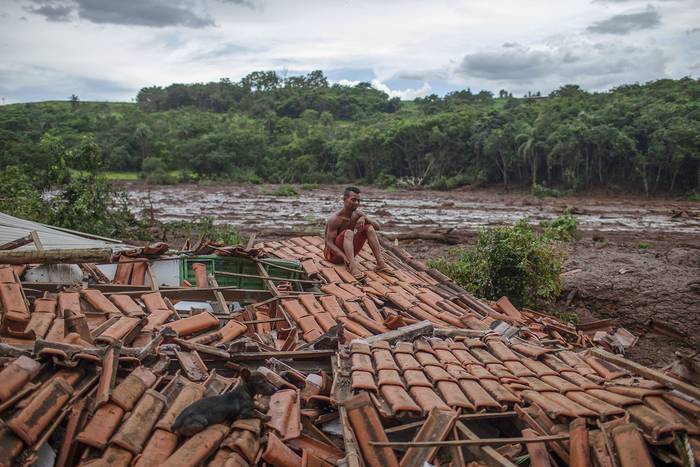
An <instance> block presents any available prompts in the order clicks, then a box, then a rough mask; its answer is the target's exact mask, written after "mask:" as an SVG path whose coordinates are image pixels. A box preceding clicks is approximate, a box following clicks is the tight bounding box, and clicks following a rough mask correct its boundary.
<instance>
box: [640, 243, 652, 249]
mask: <svg viewBox="0 0 700 467" xmlns="http://www.w3.org/2000/svg"><path fill="white" fill-rule="evenodd" d="M652 246H654V245H652V244H651V243H646V242H639V243H638V244H637V248H639V249H640V250H648V249H649V248H651V247H652Z"/></svg>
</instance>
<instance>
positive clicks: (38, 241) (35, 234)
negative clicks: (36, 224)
mask: <svg viewBox="0 0 700 467" xmlns="http://www.w3.org/2000/svg"><path fill="white" fill-rule="evenodd" d="M29 235H30V236H31V237H32V241H33V242H34V246H35V247H36V249H37V250H38V251H43V250H44V244H43V243H41V239H40V238H39V232H37V231H36V230H32V231H31V232H29Z"/></svg>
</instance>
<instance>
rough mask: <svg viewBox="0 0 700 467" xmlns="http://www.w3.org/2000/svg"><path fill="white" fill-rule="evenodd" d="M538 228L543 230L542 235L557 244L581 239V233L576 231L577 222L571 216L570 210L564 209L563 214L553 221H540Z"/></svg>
mask: <svg viewBox="0 0 700 467" xmlns="http://www.w3.org/2000/svg"><path fill="white" fill-rule="evenodd" d="M540 227H542V229H543V232H544V233H543V235H544V236H545V237H546V238H547V239H549V240H554V241H558V242H571V241H573V240H578V239H579V238H581V232H579V230H578V221H577V220H576V218H575V217H574V215H573V214H571V209H570V208H566V209H565V210H564V212H563V213H562V214H561V215H560V216H559V217H557V218H556V219H554V220H553V221H547V220H544V221H541V222H540Z"/></svg>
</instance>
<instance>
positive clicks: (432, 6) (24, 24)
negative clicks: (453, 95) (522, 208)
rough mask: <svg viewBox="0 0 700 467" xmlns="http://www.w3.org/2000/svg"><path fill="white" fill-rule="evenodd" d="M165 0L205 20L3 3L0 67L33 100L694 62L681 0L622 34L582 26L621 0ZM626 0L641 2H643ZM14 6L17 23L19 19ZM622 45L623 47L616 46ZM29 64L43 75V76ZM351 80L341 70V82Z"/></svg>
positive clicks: (691, 8) (510, 78)
mask: <svg viewBox="0 0 700 467" xmlns="http://www.w3.org/2000/svg"><path fill="white" fill-rule="evenodd" d="M79 1H80V2H82V3H85V2H89V3H90V5H97V4H99V3H100V2H104V4H105V5H107V4H110V3H111V2H112V1H113V0H61V4H73V3H76V2H79ZM158 1H160V0H149V3H148V4H155V3H157V2H158ZM82 3H81V4H82ZM57 4H58V3H57ZM176 4H177V5H180V6H182V5H192V10H191V14H193V15H196V16H197V17H198V18H211V20H212V21H211V24H209V22H207V24H208V25H207V26H206V27H201V28H193V27H188V26H187V22H185V21H184V20H183V21H180V23H182V24H180V25H177V24H179V23H178V21H171V23H172V24H175V25H171V26H163V27H160V28H155V27H144V26H129V25H125V24H108V23H99V24H96V23H95V22H92V21H90V20H89V19H85V18H81V17H80V15H79V14H77V13H75V14H72V15H71V16H70V18H69V20H68V21H64V22H57V21H47V20H46V19H45V17H42V16H41V15H37V14H29V13H27V8H28V7H30V6H32V5H34V6H36V5H37V3H36V2H35V1H34V2H31V1H30V0H15V1H13V2H7V3H3V7H2V10H3V13H5V14H4V15H2V16H0V50H2V64H3V66H4V67H5V68H6V69H9V68H11V69H12V70H15V72H13V77H14V79H16V80H18V81H19V82H20V83H22V85H23V86H28V87H31V88H32V89H35V91H36V95H37V96H38V98H41V92H40V89H41V87H42V86H46V89H47V92H46V94H45V96H47V97H48V96H49V95H50V94H51V93H50V92H49V91H51V84H50V82H51V78H52V77H55V76H62V77H63V78H61V82H62V83H66V86H68V87H70V83H69V82H70V80H71V79H74V87H75V88H76V89H75V91H72V92H75V93H76V94H78V95H80V94H81V89H80V87H81V86H85V83H86V81H85V79H86V78H87V79H88V80H89V82H90V83H99V82H104V83H112V84H110V86H112V88H113V89H124V90H125V91H120V92H119V93H116V92H114V91H112V92H110V93H105V98H129V97H133V96H135V95H136V92H137V91H138V89H139V88H141V87H143V86H148V85H153V84H157V85H167V84H170V83H173V82H199V81H209V80H218V79H219V78H221V77H229V78H231V79H234V80H237V79H239V78H241V77H242V76H244V75H246V74H248V73H249V72H251V71H255V70H280V69H283V68H286V69H289V70H298V71H301V72H305V71H310V70H314V69H321V70H340V69H347V70H360V69H362V70H371V71H372V73H373V75H374V78H375V79H376V80H377V81H378V83H379V84H375V87H378V88H381V86H386V83H392V80H395V79H398V80H403V81H404V83H405V82H406V80H410V81H409V82H408V83H407V84H403V83H402V84H401V86H400V87H401V88H402V89H389V93H390V95H396V96H399V97H402V98H412V96H419V95H425V94H430V93H431V92H438V91H439V92H445V91H446V90H451V89H461V88H465V87H470V88H471V89H472V91H478V90H480V89H488V90H491V91H497V90H498V89H500V88H502V87H503V88H506V89H509V90H513V92H519V91H518V89H522V90H525V89H532V90H541V91H543V92H544V91H546V90H547V89H550V88H556V87H558V86H560V85H562V84H566V83H571V82H574V83H579V84H582V85H583V86H584V87H587V86H590V87H595V89H601V88H602V89H604V88H607V87H611V86H616V85H619V84H623V83H625V82H630V81H644V80H648V79H655V78H664V77H674V78H677V77H682V76H685V75H688V74H690V75H693V74H695V75H697V70H696V69H694V68H693V65H695V64H697V63H698V62H700V50H699V49H698V46H697V44H696V42H697V40H696V39H697V35H696V34H688V33H686V32H687V31H692V30H693V29H694V28H697V24H698V18H699V17H700V2H697V1H692V0H689V1H675V2H670V1H668V2H666V1H664V2H656V1H654V2H653V4H654V11H655V12H657V13H658V15H659V18H660V21H659V24H658V26H657V27H654V28H649V29H642V30H633V31H630V32H629V34H627V35H624V36H620V35H616V36H611V35H609V34H608V35H601V34H595V33H592V32H590V31H587V30H586V28H588V27H589V26H590V25H592V24H595V23H596V22H600V21H605V20H606V19H609V18H614V17H616V16H617V17H619V15H625V14H628V13H629V11H630V10H629V8H630V2H610V1H608V2H605V3H592V2H591V0H570V1H566V2H562V1H560V0H541V1H539V2H527V5H525V4H524V3H523V2H520V1H518V0H495V1H488V2H486V1H478V2H476V1H467V0H461V1H460V0H439V1H437V2H435V1H429V0H402V1H401V3H400V6H397V5H398V3H397V2H396V1H389V0H384V1H381V0H353V1H352V2H348V1H347V0H298V1H295V2H288V1H282V0H255V1H253V0H245V1H243V0H239V1H235V0H234V1H231V0H228V1H227V0H178V1H177V2H176ZM251 5H252V6H255V7H254V8H253V7H251ZM638 6H640V7H641V8H644V6H645V3H644V2H641V1H640V2H639V5H638ZM183 8H184V7H183ZM59 13H60V12H59ZM22 15H25V16H26V21H20V20H19V18H20V17H21V16H22ZM182 15H185V13H182ZM183 17H185V16H183ZM178 18H179V17H178ZM190 25H191V22H190ZM504 45H505V47H504ZM628 48H631V49H630V50H631V52H626V51H627V50H628ZM567 52H568V54H567ZM518 54H522V56H520V55H518ZM499 59H501V60H506V63H500V62H499V61H498V60H499ZM494 60H495V61H494ZM518 64H519V65H518ZM499 67H501V68H500V69H499ZM519 68H520V70H519ZM40 69H44V70H51V73H48V72H46V73H44V74H42V72H40V71H37V70H40ZM17 70H19V71H17ZM22 70H25V71H22ZM527 77H529V78H530V82H529V83H527V82H526V80H525V79H524V78H527ZM341 78H342V76H341ZM354 78H356V75H352V74H348V79H354ZM46 83H49V84H46ZM392 85H393V86H395V85H394V84H392ZM16 87H17V86H16V85H12V86H10V85H6V86H4V87H3V86H0V93H1V95H0V97H6V98H7V100H8V102H9V101H17V100H21V99H23V98H24V97H22V96H20V95H19V94H16V93H15V92H14V91H13V90H12V89H14V88H16ZM91 89H92V90H91V91H90V92H91V94H92V93H93V92H95V93H97V94H99V93H98V90H97V88H94V87H93V88H91ZM129 90H131V91H129ZM121 96H124V97H121Z"/></svg>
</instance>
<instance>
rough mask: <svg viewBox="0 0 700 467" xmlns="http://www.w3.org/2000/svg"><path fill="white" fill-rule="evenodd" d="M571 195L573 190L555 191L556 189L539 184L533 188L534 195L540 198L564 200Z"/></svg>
mask: <svg viewBox="0 0 700 467" xmlns="http://www.w3.org/2000/svg"><path fill="white" fill-rule="evenodd" d="M571 193H572V191H571V190H555V189H554V188H548V187H546V186H543V185H539V184H537V183H536V184H535V186H533V187H532V194H533V195H534V196H537V197H538V198H562V197H564V196H571Z"/></svg>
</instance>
